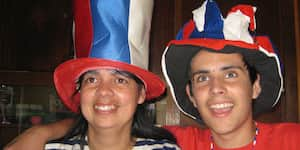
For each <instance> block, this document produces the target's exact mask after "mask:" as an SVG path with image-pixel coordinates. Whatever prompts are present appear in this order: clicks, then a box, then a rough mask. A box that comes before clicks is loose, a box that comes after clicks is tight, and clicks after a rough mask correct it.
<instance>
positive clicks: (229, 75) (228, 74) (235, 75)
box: [225, 72, 237, 78]
mask: <svg viewBox="0 0 300 150" xmlns="http://www.w3.org/2000/svg"><path fill="white" fill-rule="evenodd" d="M225 77H226V78H235V77H237V73H235V72H229V73H227V74H226V75H225Z"/></svg>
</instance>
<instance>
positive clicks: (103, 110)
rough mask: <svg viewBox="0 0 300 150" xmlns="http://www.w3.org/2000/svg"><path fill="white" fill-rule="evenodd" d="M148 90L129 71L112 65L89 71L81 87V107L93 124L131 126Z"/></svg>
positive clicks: (119, 126) (84, 76) (97, 126)
mask: <svg viewBox="0 0 300 150" xmlns="http://www.w3.org/2000/svg"><path fill="white" fill-rule="evenodd" d="M145 96H146V94H145V90H144V88H140V87H139V85H138V84H137V82H136V81H135V80H134V79H132V78H131V77H129V76H127V75H126V74H123V73H121V72H120V71H116V70H112V69H98V70H93V71H88V72H87V73H85V74H84V75H83V80H82V81H81V88H80V98H81V104H80V107H81V111H82V113H83V116H84V117H85V119H86V120H87V121H88V123H89V126H90V127H93V128H97V129H98V128H103V129H104V128H106V129H108V128H123V127H128V128H130V127H131V123H132V120H133V116H134V113H135V110H136V107H137V105H138V104H141V103H143V102H144V100H145Z"/></svg>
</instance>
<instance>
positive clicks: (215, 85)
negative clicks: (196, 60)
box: [210, 77, 226, 94]
mask: <svg viewBox="0 0 300 150" xmlns="http://www.w3.org/2000/svg"><path fill="white" fill-rule="evenodd" d="M210 91H211V93H213V94H224V93H225V92H226V88H225V82H224V80H223V79H220V78H217V77H216V78H213V79H211V81H210Z"/></svg>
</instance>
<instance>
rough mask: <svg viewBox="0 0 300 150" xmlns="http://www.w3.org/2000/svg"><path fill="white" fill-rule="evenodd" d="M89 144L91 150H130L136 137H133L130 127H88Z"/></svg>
mask: <svg viewBox="0 0 300 150" xmlns="http://www.w3.org/2000/svg"><path fill="white" fill-rule="evenodd" d="M87 136H88V144H89V148H90V150H102V149H105V150H130V149H132V147H133V145H134V143H135V138H133V137H131V131H130V128H129V129H119V130H116V129H105V130H103V129H101V130H94V129H92V127H89V129H88V135H87Z"/></svg>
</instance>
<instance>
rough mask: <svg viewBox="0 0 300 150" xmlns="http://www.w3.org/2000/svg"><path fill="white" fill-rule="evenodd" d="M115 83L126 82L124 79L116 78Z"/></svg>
mask: <svg viewBox="0 0 300 150" xmlns="http://www.w3.org/2000/svg"><path fill="white" fill-rule="evenodd" d="M116 82H117V83H119V84H127V83H128V80H126V79H124V78H117V79H116Z"/></svg>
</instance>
